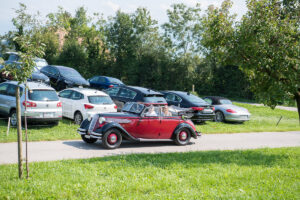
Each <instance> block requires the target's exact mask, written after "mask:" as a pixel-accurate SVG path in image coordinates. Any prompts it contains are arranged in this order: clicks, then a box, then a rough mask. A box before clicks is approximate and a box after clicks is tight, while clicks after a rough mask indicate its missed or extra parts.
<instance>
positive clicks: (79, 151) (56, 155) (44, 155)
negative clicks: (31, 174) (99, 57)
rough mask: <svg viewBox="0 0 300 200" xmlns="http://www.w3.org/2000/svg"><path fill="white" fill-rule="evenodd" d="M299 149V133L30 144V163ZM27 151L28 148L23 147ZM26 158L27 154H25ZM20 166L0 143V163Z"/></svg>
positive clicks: (11, 147)
mask: <svg viewBox="0 0 300 200" xmlns="http://www.w3.org/2000/svg"><path fill="white" fill-rule="evenodd" d="M293 146H300V131H295V132H273V133H270V132H265V133H236V134H210V135H203V136H202V137H201V138H199V139H197V140H194V139H193V140H192V141H191V144H189V145H187V146H176V145H174V144H173V143H172V142H143V143H131V142H124V143H122V145H121V147H120V148H118V149H115V150H106V149H103V148H102V146H101V142H97V143H95V144H86V143H84V142H83V141H81V140H76V141H75V140H73V141H47V142H30V143H29V161H30V162H38V161H52V160H63V159H78V158H92V157H104V156H111V155H122V154H132V153H168V152H187V151H203V150H234V149H255V148H263V147H270V148H275V147H293ZM24 148H25V145H24ZM24 155H25V153H24ZM9 163H17V143H16V142H13V143H0V164H9Z"/></svg>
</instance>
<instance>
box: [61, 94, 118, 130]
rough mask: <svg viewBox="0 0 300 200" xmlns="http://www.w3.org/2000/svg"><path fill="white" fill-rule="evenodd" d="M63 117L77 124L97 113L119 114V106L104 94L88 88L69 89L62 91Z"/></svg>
mask: <svg viewBox="0 0 300 200" xmlns="http://www.w3.org/2000/svg"><path fill="white" fill-rule="evenodd" d="M58 96H59V99H60V101H61V102H62V110H63V116H64V117H67V118H70V119H73V120H74V122H75V123H76V124H79V125H80V124H81V122H82V120H84V119H86V118H88V117H92V116H93V115H94V114H97V113H105V112H117V106H116V105H115V104H114V102H113V101H112V99H111V98H110V97H109V96H108V95H107V94H106V93H104V92H101V91H98V90H93V89H88V88H69V89H65V90H63V91H61V92H60V93H59V94H58Z"/></svg>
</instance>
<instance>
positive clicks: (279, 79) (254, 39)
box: [233, 0, 300, 122]
mask: <svg viewBox="0 0 300 200" xmlns="http://www.w3.org/2000/svg"><path fill="white" fill-rule="evenodd" d="M293 2H294V3H295V5H297V6H298V10H299V3H297V1H293ZM247 6H248V12H247V13H246V15H245V16H244V17H243V18H242V21H241V24H240V25H239V26H238V29H237V32H236V36H235V37H236V39H235V47H234V49H233V50H234V51H233V54H234V55H237V56H238V58H239V59H240V61H241V63H240V64H241V66H242V68H241V69H242V70H243V71H244V72H245V73H246V74H247V76H248V77H249V78H250V81H251V82H250V83H251V90H252V91H253V92H254V95H255V96H256V98H257V99H258V100H259V101H261V102H263V103H264V104H265V105H268V106H270V107H271V108H274V107H275V106H276V105H278V104H279V103H282V102H284V101H285V100H286V99H289V98H294V99H295V100H296V102H297V106H298V113H299V122H300V82H299V80H300V60H299V57H300V55H299V52H300V51H299V46H300V44H299V42H300V38H299V35H300V34H299V20H300V19H299V17H297V15H299V12H289V11H290V9H287V8H286V7H285V4H282V1H280V0H249V1H248V4H247ZM294 7H295V6H290V5H289V8H294Z"/></svg>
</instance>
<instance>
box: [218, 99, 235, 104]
mask: <svg viewBox="0 0 300 200" xmlns="http://www.w3.org/2000/svg"><path fill="white" fill-rule="evenodd" d="M220 103H221V104H230V105H231V104H232V102H231V101H230V100H229V99H221V100H220Z"/></svg>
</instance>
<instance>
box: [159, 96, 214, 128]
mask: <svg viewBox="0 0 300 200" xmlns="http://www.w3.org/2000/svg"><path fill="white" fill-rule="evenodd" d="M162 93H163V94H164V97H165V99H166V101H167V102H168V105H170V106H171V105H173V106H178V107H182V108H191V109H192V110H193V117H192V118H191V120H193V121H194V122H204V121H209V120H213V119H214V116H215V113H214V107H213V106H211V105H209V104H208V103H207V102H206V101H204V100H203V99H201V98H200V97H198V96H195V95H193V94H191V93H189V92H181V91H162Z"/></svg>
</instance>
